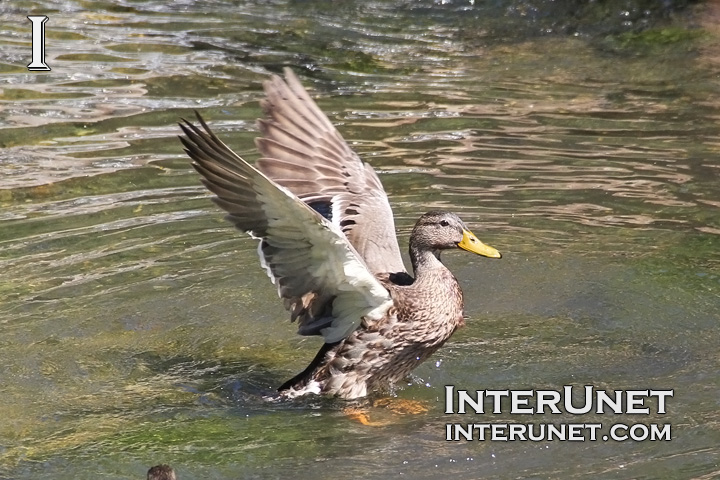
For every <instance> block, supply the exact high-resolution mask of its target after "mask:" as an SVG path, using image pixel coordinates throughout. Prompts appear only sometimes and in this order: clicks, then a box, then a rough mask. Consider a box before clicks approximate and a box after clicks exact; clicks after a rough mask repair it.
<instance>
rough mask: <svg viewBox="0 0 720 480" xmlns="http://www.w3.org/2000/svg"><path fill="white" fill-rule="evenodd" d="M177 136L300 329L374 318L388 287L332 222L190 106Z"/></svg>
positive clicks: (332, 334)
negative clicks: (254, 243) (253, 247)
mask: <svg viewBox="0 0 720 480" xmlns="http://www.w3.org/2000/svg"><path fill="white" fill-rule="evenodd" d="M197 116H198V120H199V122H200V124H201V125H202V129H200V128H199V127H197V126H195V125H193V124H191V123H190V122H187V121H184V123H181V124H180V126H181V128H182V130H183V132H184V133H185V136H181V137H180V140H181V141H182V143H183V145H184V146H185V151H186V152H187V154H188V155H189V156H190V158H192V160H193V163H192V165H193V167H194V168H195V169H196V170H197V171H198V173H200V175H202V177H203V178H202V181H203V183H204V184H205V186H207V188H208V189H209V190H210V191H211V192H213V193H214V194H215V195H217V197H215V198H213V200H214V201H215V203H216V204H217V205H218V206H220V208H222V209H223V210H225V211H226V212H227V213H228V215H227V217H226V218H227V219H228V220H229V221H230V222H232V223H233V224H234V225H235V226H236V227H237V228H238V229H240V230H243V231H247V232H248V233H250V234H251V235H252V236H253V237H255V238H258V239H259V240H260V245H259V247H258V253H259V254H260V258H261V263H262V266H263V267H265V268H266V270H267V272H268V275H269V276H270V278H271V279H272V280H273V282H274V283H275V284H276V286H277V288H278V294H279V295H280V297H281V298H282V299H283V301H284V304H285V307H286V308H287V309H288V310H289V311H290V312H291V319H292V320H297V321H298V331H299V333H301V334H303V335H317V334H321V335H323V337H324V338H325V341H326V342H327V343H333V342H337V341H339V340H341V339H343V338H344V337H346V336H347V335H349V334H350V333H351V332H352V331H353V330H355V329H356V328H357V327H358V325H359V324H360V322H361V321H362V319H363V317H367V318H371V319H379V318H382V316H383V315H384V314H385V313H386V311H387V309H388V308H389V307H390V306H391V305H392V300H391V298H390V294H389V293H388V291H387V290H386V289H385V287H383V286H382V285H381V284H380V282H379V281H378V280H377V279H376V278H375V276H374V275H373V274H372V273H371V272H370V271H369V270H368V268H367V266H366V265H365V263H364V261H363V260H362V258H361V257H360V256H359V255H358V253H357V251H356V250H355V248H354V247H353V246H352V245H351V244H350V242H349V241H348V240H347V238H346V237H345V236H344V235H343V233H342V232H341V231H339V229H338V228H337V226H336V225H334V224H332V223H330V222H329V221H327V220H326V219H325V218H323V217H322V216H321V215H320V214H318V213H317V212H316V211H315V210H313V209H312V208H310V207H308V206H307V205H306V204H305V203H304V202H303V201H302V200H300V199H299V198H298V197H297V196H296V195H294V194H293V193H291V192H290V191H289V190H287V189H286V188H284V187H282V186H280V185H278V184H277V183H275V182H273V181H272V180H271V179H269V178H268V177H267V176H266V175H264V174H263V173H262V172H260V171H259V170H257V169H255V168H254V167H253V166H251V165H250V164H249V163H247V162H246V161H245V160H243V159H242V158H240V157H239V156H238V155H236V154H235V153H234V152H233V151H232V150H230V149H229V148H228V147H227V146H226V145H225V144H224V143H223V142H222V141H220V140H219V139H218V138H217V137H216V136H215V134H214V133H213V132H212V131H211V130H210V128H209V127H208V126H207V124H206V123H205V121H204V120H203V119H202V118H201V117H200V115H199V114H197Z"/></svg>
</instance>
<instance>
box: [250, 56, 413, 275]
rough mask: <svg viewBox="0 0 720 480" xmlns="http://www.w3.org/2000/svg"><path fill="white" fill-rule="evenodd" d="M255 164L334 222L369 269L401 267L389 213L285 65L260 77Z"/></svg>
mask: <svg viewBox="0 0 720 480" xmlns="http://www.w3.org/2000/svg"><path fill="white" fill-rule="evenodd" d="M264 86H265V94H266V95H267V97H266V98H265V100H263V101H262V106H263V109H264V111H265V115H266V118H265V119H263V120H260V121H259V125H260V130H261V132H262V134H263V136H262V137H261V138H258V139H257V141H256V143H257V146H258V149H259V150H260V152H261V153H262V155H263V158H261V159H260V160H258V163H257V166H258V169H259V170H261V171H262V172H263V173H265V174H266V175H267V176H268V177H270V178H272V179H273V180H274V181H275V182H277V183H279V184H280V185H282V186H284V187H287V188H288V189H289V190H290V191H291V192H293V193H294V194H295V195H297V196H298V197H300V198H301V199H302V200H303V201H305V202H306V203H307V204H308V205H310V206H311V207H312V208H313V209H315V210H316V211H318V212H320V213H321V214H322V215H323V216H324V217H325V218H327V219H328V220H330V222H332V223H333V224H334V225H336V226H337V227H338V228H339V229H340V230H341V231H342V232H343V233H344V234H345V236H346V237H347V238H348V240H349V241H350V243H351V244H352V245H353V247H355V249H356V250H357V252H358V253H359V254H360V256H361V257H362V258H363V260H365V263H366V264H367V266H368V268H369V269H370V271H371V272H372V273H374V274H378V273H385V272H390V273H394V272H405V266H404V265H403V261H402V256H401V255H400V249H399V248H398V242H397V237H396V233H395V222H394V219H393V213H392V210H391V208H390V203H389V202H388V198H387V195H386V194H385V190H384V189H383V186H382V183H380V179H379V178H378V176H377V174H376V173H375V171H374V170H373V168H372V167H371V166H370V165H369V164H367V163H364V162H363V161H362V160H360V157H358V156H357V154H356V153H355V152H353V151H352V149H351V148H350V147H349V146H348V144H347V142H345V140H343V138H342V136H341V135H340V133H339V132H338V131H337V130H336V129H335V127H334V126H333V125H332V123H330V120H329V119H328V118H327V116H326V115H325V114H324V113H323V112H322V110H320V108H319V107H318V106H317V104H316V103H315V102H314V101H313V100H312V98H310V95H308V93H307V91H306V90H305V88H303V86H302V85H301V84H300V80H298V78H297V77H296V76H295V74H294V73H293V72H292V70H290V69H289V68H286V69H285V80H283V79H282V78H280V77H278V76H273V77H272V78H271V79H270V80H268V81H266V82H265V85H264Z"/></svg>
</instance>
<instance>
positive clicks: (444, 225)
mask: <svg viewBox="0 0 720 480" xmlns="http://www.w3.org/2000/svg"><path fill="white" fill-rule="evenodd" d="M448 225H450V222H448V221H447V220H440V226H441V227H447V226H448Z"/></svg>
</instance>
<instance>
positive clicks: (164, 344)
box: [0, 0, 720, 479]
mask: <svg viewBox="0 0 720 480" xmlns="http://www.w3.org/2000/svg"><path fill="white" fill-rule="evenodd" d="M481 3H482V5H481ZM475 4H477V5H475ZM662 4H663V5H665V7H663V8H660V7H659V6H658V5H660V4H659V3H657V2H642V1H639V0H638V1H635V2H603V5H602V6H598V5H597V2H589V3H588V5H587V6H585V7H582V9H581V11H575V12H574V13H573V14H572V15H571V14H568V13H567V12H564V11H563V6H562V5H560V4H559V3H557V2H536V3H535V4H534V5H531V4H529V3H527V2H520V1H508V2H466V1H450V2H433V1H429V0H428V1H420V2H391V1H377V2H361V3H356V2H343V3H329V2H323V1H318V2H283V1H277V2H254V3H253V2H241V4H238V3H237V2H223V1H219V2H214V3H213V4H212V6H209V5H208V4H204V3H198V2H175V3H172V4H167V3H163V2H156V1H153V0H149V1H142V2H137V1H133V2H130V1H127V2H126V1H121V2H92V3H90V2H85V1H80V0H58V1H52V2H45V3H44V4H42V5H41V4H40V3H38V2H33V1H24V0H22V1H19V2H15V3H13V4H12V5H5V4H3V6H2V7H0V19H2V22H1V23H0V24H1V25H2V27H1V29H0V52H2V55H0V81H1V82H2V83H1V84H0V88H1V90H0V145H2V150H0V272H2V274H1V275H0V329H2V335H0V359H1V360H0V362H2V364H1V366H0V393H2V398H3V417H2V420H1V421H0V477H8V478H44V477H48V476H53V478H59V479H63V478H68V479H69V478H73V479H75V478H96V477H97V476H103V478H118V479H120V478H123V479H125V478H142V476H143V475H144V474H145V472H146V471H147V468H148V467H149V466H151V465H155V464H158V463H161V462H167V463H171V464H173V465H174V466H175V467H176V468H177V470H178V472H179V477H180V478H237V475H238V471H242V472H247V475H248V476H255V477H258V478H265V477H269V478H276V477H281V476H288V475H292V476H293V477H299V478H317V477H324V476H327V472H339V473H342V474H344V475H345V476H348V477H356V476H357V477H359V476H363V477H370V478H389V477H395V476H398V475H400V474H407V475H411V476H413V477H417V478H437V477H440V476H447V475H458V476H462V477H480V476H482V477H497V478H501V477H502V478H505V477H507V478H511V477H512V478H526V477H532V476H535V477H542V478H545V477H558V478H574V477H580V476H586V475H587V474H588V473H590V474H596V475H600V476H613V477H616V478H638V477H644V478H690V477H693V478H711V477H712V476H713V475H717V472H718V466H717V455H718V453H720V451H719V450H718V444H720V443H719V442H720V423H719V422H718V414H717V412H718V406H717V391H718V388H720V377H719V376H718V371H719V369H718V366H719V365H718V363H719V362H720V357H718V355H717V345H718V343H719V342H720V330H719V329H718V318H720V296H719V295H718V291H719V290H720V256H718V248H719V244H720V224H719V222H718V219H720V216H719V215H718V208H720V189H719V188H718V176H719V175H720V170H718V168H719V167H718V165H720V162H718V145H719V144H718V141H717V138H718V124H717V118H718V116H717V110H718V106H719V105H718V102H717V91H718V85H717V78H718V76H717V73H718V65H720V63H719V62H718V61H717V59H718V58H720V52H718V50H717V37H718V31H717V27H716V26H715V24H716V23H717V22H715V20H716V18H717V17H718V16H719V15H720V14H718V13H717V11H716V10H717V8H716V7H715V5H714V3H709V4H703V5H699V6H694V7H692V8H684V2H677V3H675V6H676V7H677V8H672V7H671V6H668V5H667V2H662ZM33 13H36V14H46V15H48V16H49V17H50V20H49V22H48V23H47V24H46V31H47V39H46V43H47V45H46V52H47V58H46V61H47V63H48V64H49V65H50V66H51V68H52V71H51V72H48V73H29V72H27V70H26V68H25V66H26V65H27V63H28V61H29V56H30V44H29V38H30V34H29V32H30V30H29V25H30V23H29V21H27V19H26V18H25V16H26V15H28V14H33ZM285 65H290V66H293V67H294V68H295V69H296V71H297V72H298V73H299V74H300V76H301V78H302V80H303V82H304V83H305V84H306V85H307V86H308V87H310V88H311V89H312V90H313V91H314V94H315V95H316V96H317V97H318V99H319V100H318V102H319V104H320V106H321V108H323V110H324V111H326V112H328V115H329V116H330V118H331V120H332V121H333V122H334V123H336V124H338V125H339V128H340V130H341V132H342V133H343V135H344V136H345V138H347V139H348V140H350V141H351V144H352V146H353V147H354V148H355V149H356V150H357V151H358V152H359V153H360V154H361V155H362V156H363V157H364V158H365V159H367V160H368V161H370V162H371V163H372V164H373V166H374V167H375V168H376V169H377V170H378V171H379V172H380V174H381V178H382V180H383V182H384V184H385V187H386V190H387V191H388V193H389V194H390V197H391V202H392V204H393V208H394V210H395V213H396V216H397V222H396V223H397V225H398V230H399V235H400V238H401V245H403V244H404V242H406V241H407V236H408V234H409V231H410V228H411V227H412V225H413V223H414V221H415V219H416V218H417V216H418V215H419V214H420V213H421V212H423V211H426V210H429V209H434V208H445V209H451V210H454V211H457V212H458V213H459V214H460V215H461V216H462V217H463V218H464V219H465V220H466V221H467V223H468V224H470V225H471V226H472V229H473V230H475V231H476V233H478V235H479V236H481V237H482V238H483V240H486V241H487V242H488V243H490V244H492V245H494V246H497V247H498V248H499V249H500V250H501V251H502V252H503V254H504V258H503V260H502V261H499V262H488V261H482V259H471V260H468V259H467V258H460V257H459V256H455V255H453V254H452V253H448V254H447V255H445V257H444V260H445V261H446V263H448V264H449V266H450V267H451V268H452V270H453V271H454V272H455V274H456V275H457V277H458V278H459V279H460V280H461V283H462V285H463V288H464V290H465V292H466V297H467V305H466V310H467V312H466V313H467V314H468V315H469V317H470V318H469V320H468V322H467V323H468V325H467V327H466V328H465V329H463V330H461V331H460V332H458V333H457V334H456V335H455V337H454V338H453V340H452V341H451V342H450V343H449V344H448V345H447V346H446V347H445V348H444V349H443V350H441V351H440V352H439V353H438V354H436V355H435V356H434V357H433V358H432V359H431V361H429V362H428V363H427V364H425V365H423V366H421V367H420V368H419V369H418V370H417V372H416V374H415V375H414V376H413V377H412V378H411V379H409V380H408V385H405V386H404V388H403V389H400V390H399V391H398V392H397V394H398V396H400V397H401V398H408V399H417V400H420V401H424V402H427V403H428V404H429V406H430V411H429V412H428V413H427V414H422V415H416V416H398V415H395V414H392V413H390V412H388V411H384V410H378V411H374V412H373V415H376V416H378V417H379V418H381V419H383V420H390V421H391V424H390V425H389V426H386V427H382V428H367V427H363V426H361V425H357V424H355V423H352V422H351V421H349V420H347V418H346V417H345V416H344V415H343V414H342V409H343V407H344V405H343V404H342V402H337V401H334V400H331V399H317V398H312V399H303V400H301V401H298V402H296V403H290V404H288V403H275V402H268V401H267V400H265V399H264V397H265V396H267V395H270V394H271V393H272V392H273V389H274V388H275V387H277V385H279V384H280V383H282V382H283V381H284V380H286V379H287V378H289V377H290V376H292V375H293V374H295V373H297V370H298V365H302V366H304V365H305V364H306V363H307V360H308V359H309V358H311V357H312V355H313V354H314V352H315V351H316V349H317V344H316V343H315V342H314V341H313V340H315V339H308V338H305V339H299V338H297V337H296V335H294V333H293V328H292V327H291V326H288V325H286V324H285V322H286V314H285V312H284V311H283V309H282V307H281V305H279V302H278V301H277V298H276V295H275V293H274V289H273V288H272V287H271V286H270V285H269V282H268V281H266V280H265V279H264V277H263V273H262V271H261V270H260V269H259V268H258V265H257V264H258V261H257V259H256V257H255V245H254V244H253V242H251V241H247V240H246V239H244V238H243V237H242V236H241V235H239V234H236V233H235V232H233V231H232V230H231V229H230V228H229V226H228V225H226V223H225V222H224V221H223V220H222V218H221V217H222V215H221V214H220V212H218V211H217V209H216V208H215V207H214V206H213V205H212V203H211V202H209V200H208V197H207V194H206V192H205V191H204V189H203V188H202V187H201V186H200V185H199V181H198V178H197V175H196V174H195V173H194V172H193V171H192V170H191V169H190V168H189V165H188V160H187V158H186V157H185V156H184V154H183V153H182V152H181V146H180V144H179V142H178V141H177V138H176V136H177V134H178V133H179V131H178V128H177V125H176V124H177V121H178V119H179V118H180V117H183V116H184V117H189V116H191V115H192V110H193V109H198V110H200V111H201V112H202V113H203V115H204V116H205V117H206V118H208V119H209V120H211V123H212V126H213V128H214V129H215V130H216V131H217V132H218V133H219V134H220V135H221V136H222V138H223V139H225V140H226V141H227V143H228V144H229V145H231V146H232V147H233V148H235V149H236V151H238V152H239V153H240V154H242V155H244V156H245V157H247V158H249V159H254V158H255V157H256V152H255V151H254V148H253V143H252V140H253V138H254V137H255V136H256V135H257V132H256V128H255V126H254V122H255V119H256V118H257V117H258V116H259V115H260V113H261V112H260V108H259V105H258V103H257V100H258V99H259V98H260V96H261V82H262V81H263V80H264V79H265V78H267V76H268V74H269V73H271V72H278V71H279V70H280V69H281V67H282V66H285ZM446 384H453V385H457V386H458V387H459V388H468V389H471V390H474V389H480V388H496V389H523V388H544V389H559V388H561V387H562V386H563V385H568V384H572V385H585V384H592V385H595V386H596V387H598V388H606V389H609V390H613V389H620V388H629V389H645V388H674V389H675V397H674V398H673V399H672V402H669V413H668V414H667V416H666V417H663V418H652V419H647V418H628V416H621V417H620V418H607V419H605V418H599V417H598V416H594V417H593V416H589V417H582V418H579V419H578V418H572V417H563V418H559V419H558V418H550V419H546V418H543V419H535V418H533V419H532V420H533V421H537V422H543V421H544V422H549V421H553V422H577V421H581V422H604V423H607V422H610V423H612V422H616V421H622V422H636V421H643V422H651V421H658V422H661V423H667V422H669V423H671V424H672V425H673V440H672V442H626V443H612V442H607V443H604V442H598V443H583V444H571V443H558V442H550V443H542V442H540V443H537V444H526V443H522V444H518V443H497V442H495V443H490V442H474V443H447V442H445V441H444V440H443V438H444V431H445V424H446V423H447V422H449V421H452V422H468V421H472V422H475V421H477V422H487V421H498V422H508V421H527V419H524V418H515V417H514V416H502V415H501V416H495V417H491V418H485V417H479V418H478V417H475V418H471V417H451V416H446V415H444V414H443V413H442V402H443V400H444V398H443V395H444V393H443V386H444V385H446ZM358 447H360V448H358Z"/></svg>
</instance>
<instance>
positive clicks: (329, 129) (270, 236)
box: [180, 69, 500, 399]
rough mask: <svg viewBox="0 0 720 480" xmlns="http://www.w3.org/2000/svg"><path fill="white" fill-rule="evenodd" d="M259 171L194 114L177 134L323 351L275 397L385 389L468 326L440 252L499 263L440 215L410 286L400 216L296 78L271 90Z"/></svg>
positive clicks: (415, 262)
mask: <svg viewBox="0 0 720 480" xmlns="http://www.w3.org/2000/svg"><path fill="white" fill-rule="evenodd" d="M264 89H265V94H266V98H265V99H264V100H263V101H262V102H261V105H262V107H263V110H264V112H265V115H266V118H264V119H260V120H259V121H258V122H259V128H260V131H261V134H262V136H261V137H260V138H258V139H257V140H256V144H257V147H258V149H259V150H260V153H261V155H262V158H261V159H260V160H258V161H257V163H256V166H255V167H253V166H252V165H250V164H249V163H248V162H246V161H245V160H243V159H242V158H240V157H239V156H238V155H236V154H235V153H234V152H233V151H232V150H230V148H228V147H227V146H226V145H225V144H224V143H223V142H222V141H220V139H218V137H216V136H215V134H214V133H213V132H212V130H211V129H210V128H209V127H208V125H207V124H206V123H205V121H204V120H203V118H202V117H201V116H200V115H199V114H198V113H197V112H196V115H197V119H198V121H199V123H200V127H198V126H195V125H194V124H192V123H190V122H188V121H187V120H183V122H182V123H181V124H180V125H181V127H182V130H183V132H184V134H185V136H181V137H180V139H181V140H182V142H183V144H184V146H185V151H186V152H187V154H188V155H189V156H190V158H191V159H192V166H193V167H194V168H195V170H197V171H198V172H199V173H200V175H202V182H203V183H204V184H205V186H206V187H207V188H208V189H209V190H210V191H211V192H212V193H214V194H215V195H216V197H214V198H213V200H214V201H215V203H216V204H217V205H218V206H220V207H221V208H222V209H223V210H225V211H226V212H227V213H228V215H227V217H226V218H227V220H229V221H230V222H231V223H232V224H234V225H235V226H236V227H237V228H238V229H240V230H243V231H245V232H247V233H249V234H250V235H251V236H252V237H253V238H256V239H259V240H260V244H259V246H258V254H259V256H260V262H261V265H262V266H263V267H264V268H265V269H266V271H267V274H268V276H269V277H270V279H271V280H272V281H273V283H275V285H276V286H277V289H278V294H279V296H280V297H281V298H282V299H283V301H284V304H285V308H286V309H287V310H288V311H289V312H290V319H291V321H295V322H297V323H298V332H299V333H300V335H320V336H322V337H323V340H324V343H323V345H322V347H321V348H320V351H319V352H318V353H317V355H316V356H315V358H314V359H313V360H312V362H310V365H308V367H307V368H306V369H305V370H303V371H302V372H300V373H299V374H298V375H296V376H295V377H293V378H292V379H290V380H288V381H287V382H285V383H284V384H283V385H282V386H281V387H280V388H279V389H278V390H279V391H280V394H281V395H283V396H286V397H295V396H298V395H303V394H307V393H315V394H329V395H334V396H338V397H341V398H345V399H354V398H359V397H363V396H366V395H368V394H369V393H371V392H373V391H377V390H382V389H386V388H388V387H389V386H390V385H392V384H393V383H396V382H398V381H400V380H402V379H403V378H404V377H406V376H407V375H408V374H409V373H410V371H412V370H413V369H414V368H415V367H417V366H418V365H419V364H420V363H422V362H423V361H424V360H425V359H427V358H428V357H429V356H430V355H431V354H432V353H433V352H435V351H436V350H437V349H438V348H440V346H442V345H443V344H444V343H445V341H446V340H447V339H448V338H450V336H451V335H452V334H453V332H455V330H456V329H457V328H458V327H460V326H462V325H463V324H464V321H463V296H462V291H461V290H460V286H459V285H458V282H457V280H456V279H455V277H454V276H453V274H452V273H450V271H449V270H448V269H447V267H445V265H443V263H442V262H441V261H440V253H441V252H442V251H443V250H451V249H457V248H460V249H463V250H467V251H469V252H473V253H476V254H479V255H483V256H486V257H490V258H500V253H499V252H498V251H497V250H496V249H494V248H492V247H490V246H488V245H485V244H483V243H482V242H480V240H478V239H477V237H475V235H473V234H472V233H471V232H470V230H469V229H468V228H467V226H466V225H465V224H464V223H463V221H462V220H460V218H459V217H458V216H457V215H455V214H453V213H449V212H442V211H433V212H428V213H426V214H424V215H422V216H421V217H420V219H419V220H418V221H417V223H416V224H415V227H414V228H413V230H412V233H411V235H410V261H411V262H412V268H413V274H414V275H410V274H409V273H408V272H407V271H406V269H405V266H404V264H403V261H402V257H401V254H400V248H399V246H398V242H397V239H396V237H395V224H394V221H393V214H392V210H391V208H390V204H389V202H388V198H387V195H386V194H385V190H384V189H383V187H382V184H381V183H380V179H379V178H378V176H377V174H376V173H375V171H374V170H373V168H372V167H371V166H370V165H369V164H367V163H364V162H363V161H362V160H361V159H360V158H359V157H358V156H357V154H355V152H353V151H352V150H351V149H350V147H349V146H348V145H347V143H346V142H345V140H343V138H342V137H341V136H340V134H339V133H338V131H337V130H336V129H335V127H333V125H332V124H331V123H330V120H329V119H328V118H327V117H326V116H325V115H324V114H323V112H322V111H321V110H320V108H319V107H318V106H317V104H316V103H315V102H314V101H313V100H312V99H311V98H310V96H309V95H308V93H307V92H306V91H305V89H304V88H303V86H302V85H301V84H300V81H299V80H298V78H297V77H296V76H295V74H294V73H293V72H292V71H291V70H290V69H286V70H285V79H284V80H283V79H282V78H280V77H278V76H273V77H271V78H270V79H269V80H267V81H266V82H265V84H264Z"/></svg>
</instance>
